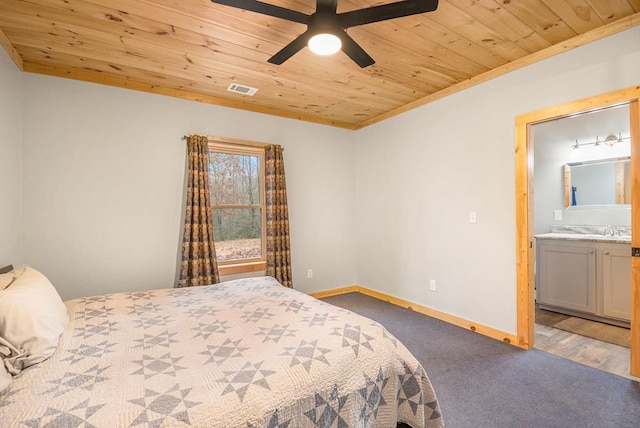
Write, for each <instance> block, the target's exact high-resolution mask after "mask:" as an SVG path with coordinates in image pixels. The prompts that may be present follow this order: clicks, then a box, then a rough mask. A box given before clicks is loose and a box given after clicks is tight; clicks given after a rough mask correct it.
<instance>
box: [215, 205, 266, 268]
mask: <svg viewBox="0 0 640 428" xmlns="http://www.w3.org/2000/svg"><path fill="white" fill-rule="evenodd" d="M261 211H262V210H261V209H260V208H233V209H214V210H213V237H214V239H215V242H216V255H217V257H218V261H219V262H228V261H232V260H235V261H237V260H245V259H256V258H260V257H261V256H262V243H261V241H260V239H261V236H262V215H261V214H262V213H261Z"/></svg>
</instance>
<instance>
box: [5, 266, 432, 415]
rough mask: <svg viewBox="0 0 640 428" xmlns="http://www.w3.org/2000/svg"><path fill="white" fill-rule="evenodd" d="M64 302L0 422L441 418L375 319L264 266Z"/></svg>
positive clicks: (9, 395)
mask: <svg viewBox="0 0 640 428" xmlns="http://www.w3.org/2000/svg"><path fill="white" fill-rule="evenodd" d="M8 289H10V288H8ZM0 300H2V295H0ZM64 305H65V306H66V310H67V313H68V318H69V321H68V324H67V325H66V326H65V328H64V331H63V332H62V334H61V336H60V338H59V343H58V344H57V347H56V349H55V351H54V352H53V354H52V355H51V356H50V357H48V359H46V360H45V361H44V362H40V363H37V364H34V365H32V366H30V367H28V368H25V369H24V370H22V371H21V373H19V374H18V375H17V376H14V377H13V379H12V381H11V383H10V385H9V386H8V387H7V388H6V389H5V391H4V392H2V393H1V394H0V421H1V423H0V425H2V426H3V427H5V426H6V427H14V426H15V427H25V426H26V427H45V426H46V427H49V426H50V427H78V426H82V427H129V426H133V427H135V426H144V427H189V426H190V427H247V428H252V427H256V428H257V427H261V428H262V427H265V428H266V427H269V428H285V427H289V428H294V427H385V428H392V427H395V426H396V424H397V423H399V422H401V423H406V424H408V425H410V426H411V427H414V428H418V427H440V426H443V422H442V417H441V415H440V409H439V406H438V402H437V400H436V396H435V393H434V391H433V389H432V386H431V383H430V381H429V379H428V377H427V374H426V373H425V371H424V369H423V367H422V366H421V365H420V363H419V362H418V361H417V360H416V359H415V358H414V357H413V355H411V353H410V352H409V351H408V350H407V349H406V348H405V347H404V345H403V344H402V343H401V342H399V341H398V340H397V339H396V338H394V337H393V336H392V335H391V334H390V333H389V332H388V331H387V330H386V329H385V328H384V327H383V326H382V325H380V324H379V323H376V322H374V321H372V320H370V319H368V318H364V317H362V316H359V315H357V314H355V313H352V312H350V311H347V310H345V309H341V308H337V307H335V306H332V305H330V304H328V303H325V302H322V301H319V300H316V299H314V298H312V297H310V296H307V295H305V294H303V293H301V292H298V291H295V290H291V289H288V288H285V287H283V286H281V285H280V284H279V283H278V282H277V281H276V280H275V279H273V278H270V277H262V278H251V279H243V280H235V281H229V282H224V283H221V284H217V285H211V286H203V287H192V288H183V289H158V290H149V291H141V292H131V293H119V294H111V295H105V296H96V297H87V298H81V299H75V300H71V301H67V302H65V303H64Z"/></svg>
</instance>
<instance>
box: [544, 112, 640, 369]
mask: <svg viewBox="0 0 640 428" xmlns="http://www.w3.org/2000/svg"><path fill="white" fill-rule="evenodd" d="M629 118H630V111H629V106H628V104H623V105H619V106H615V107H609V108H606V109H602V110H598V111H595V112H590V113H584V114H580V115H575V116H571V117H565V118H562V119H558V120H554V121H549V122H543V123H540V124H536V125H534V126H533V127H532V131H533V132H532V135H533V149H534V151H533V154H534V156H533V161H534V163H533V170H534V174H533V177H534V179H533V181H534V182H533V189H534V195H533V213H532V214H533V215H532V218H533V224H534V235H535V240H534V242H535V249H536V251H535V265H536V269H535V272H536V276H535V278H536V280H535V284H536V327H535V328H536V348H538V349H542V350H545V351H547V352H551V353H555V354H557V355H560V356H563V357H565V358H570V359H575V358H574V357H575V356H577V357H578V358H583V359H585V360H587V361H586V363H587V364H590V365H592V366H594V367H597V368H601V369H603V370H607V371H611V372H614V373H616V374H620V375H625V374H627V373H628V364H629V363H628V362H629V350H628V349H627V348H628V347H629V344H628V342H629V340H630V334H629V320H630V312H631V205H630V198H631V186H630V161H629V159H630V154H631V152H630V119H629ZM576 335H577V336H578V337H576ZM581 337H587V338H589V341H588V342H584V341H582V338H581ZM591 339H593V340H595V341H593V340H591ZM582 362H584V361H582Z"/></svg>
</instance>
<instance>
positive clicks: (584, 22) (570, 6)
mask: <svg viewBox="0 0 640 428" xmlns="http://www.w3.org/2000/svg"><path fill="white" fill-rule="evenodd" d="M543 1H544V3H545V4H546V5H547V7H549V9H551V10H553V12H554V13H555V14H557V15H558V16H559V17H561V18H562V19H563V20H564V21H565V22H566V23H567V25H569V26H570V27H571V28H572V29H573V30H574V31H575V32H576V33H578V34H582V33H586V32H587V31H589V30H593V29H594V28H596V27H599V26H601V25H603V24H604V21H603V20H602V18H600V16H599V15H598V14H597V13H594V11H593V9H591V8H590V7H589V5H588V4H587V2H586V0H543Z"/></svg>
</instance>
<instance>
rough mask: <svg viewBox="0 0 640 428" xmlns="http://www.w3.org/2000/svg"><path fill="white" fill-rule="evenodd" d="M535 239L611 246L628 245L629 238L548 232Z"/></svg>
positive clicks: (536, 236)
mask: <svg viewBox="0 0 640 428" xmlns="http://www.w3.org/2000/svg"><path fill="white" fill-rule="evenodd" d="M535 238H536V239H556V240H564V241H589V242H604V243H611V244H630V243H631V237H630V236H611V235H596V234H583V233H560V232H549V233H541V234H539V235H535Z"/></svg>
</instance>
